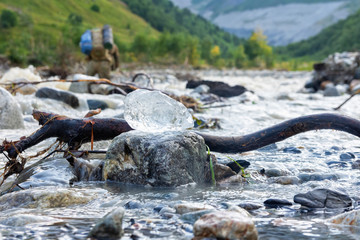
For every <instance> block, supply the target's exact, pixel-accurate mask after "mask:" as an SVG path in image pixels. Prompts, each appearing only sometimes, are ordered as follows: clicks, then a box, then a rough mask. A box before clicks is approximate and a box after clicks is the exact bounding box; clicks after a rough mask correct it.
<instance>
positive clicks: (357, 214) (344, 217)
mask: <svg viewBox="0 0 360 240" xmlns="http://www.w3.org/2000/svg"><path fill="white" fill-rule="evenodd" d="M326 222H327V223H333V224H341V225H352V226H360V210H354V211H350V212H345V213H342V214H340V215H337V216H335V217H332V218H330V219H328V220H326Z"/></svg>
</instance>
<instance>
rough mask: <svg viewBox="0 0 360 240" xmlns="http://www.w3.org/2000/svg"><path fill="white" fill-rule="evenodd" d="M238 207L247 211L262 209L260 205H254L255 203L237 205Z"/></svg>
mask: <svg viewBox="0 0 360 240" xmlns="http://www.w3.org/2000/svg"><path fill="white" fill-rule="evenodd" d="M238 206H239V207H241V208H243V209H245V210H247V211H252V210H256V209H259V208H262V205H260V204H255V203H239V204H238Z"/></svg>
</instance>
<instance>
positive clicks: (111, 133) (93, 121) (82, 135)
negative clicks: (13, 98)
mask: <svg viewBox="0 0 360 240" xmlns="http://www.w3.org/2000/svg"><path fill="white" fill-rule="evenodd" d="M90 115H91V114H90ZM33 117H34V118H35V119H36V120H37V121H38V122H39V124H40V125H42V127H41V128H40V129H39V130H37V131H36V132H35V133H33V134H32V135H30V136H28V137H23V138H21V139H20V140H19V141H16V142H7V141H4V143H3V145H0V153H3V154H5V153H7V154H8V155H5V156H8V157H9V159H8V163H7V164H6V169H7V170H6V173H4V174H3V175H4V176H5V177H4V179H5V178H6V177H8V176H10V175H11V174H15V173H20V172H21V171H22V170H23V169H24V165H25V163H26V160H24V161H23V159H22V161H21V162H18V161H17V160H16V158H17V156H18V155H19V154H20V153H21V152H23V151H24V150H26V149H27V148H29V147H32V146H34V145H36V144H38V143H39V142H41V141H43V140H45V139H48V138H52V137H56V138H57V140H58V141H60V142H63V143H66V144H68V146H69V150H77V149H79V147H80V146H81V144H83V143H85V142H90V141H91V142H92V141H99V140H109V139H113V138H114V137H116V136H117V135H119V134H121V133H124V132H128V131H131V130H133V129H132V128H131V127H130V126H129V125H128V123H127V122H126V121H125V120H121V119H113V118H91V117H89V118H83V119H74V118H68V117H66V116H61V115H58V114H52V113H45V112H40V111H34V112H33ZM320 129H333V130H339V131H344V132H347V133H350V134H352V135H355V136H357V137H360V121H358V120H356V119H353V118H350V117H345V116H341V115H338V114H315V115H309V116H303V117H299V118H294V119H291V120H288V121H285V122H282V123H280V124H277V125H275V126H272V127H269V128H266V129H263V130H261V131H258V132H255V133H251V134H248V135H244V136H230V137H221V136H213V135H209V134H205V133H201V132H197V134H199V135H200V136H202V137H203V138H204V140H205V143H206V144H207V145H208V146H209V148H210V149H211V150H212V151H215V152H222V153H242V152H247V151H252V150H255V149H258V148H261V147H264V146H267V145H269V144H272V143H275V142H279V141H282V140H285V139H287V138H289V137H291V136H294V135H296V134H299V133H303V132H307V131H311V130H320ZM60 151H61V150H60ZM66 152H68V151H67V150H66ZM5 174H6V175H5ZM4 179H3V180H4ZM0 185H1V184H0Z"/></svg>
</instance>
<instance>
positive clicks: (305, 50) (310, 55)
mask: <svg viewBox="0 0 360 240" xmlns="http://www.w3.org/2000/svg"><path fill="white" fill-rule="evenodd" d="M359 22H360V11H358V12H357V13H355V14H353V15H351V16H350V17H348V18H347V19H345V20H342V21H339V22H338V23H336V24H334V25H332V26H330V27H328V28H326V29H324V30H323V31H321V32H320V33H319V34H318V35H316V36H314V37H312V38H310V39H307V40H304V41H301V42H298V43H293V44H290V45H288V46H286V47H279V48H277V49H276V53H277V54H278V55H279V57H280V58H279V59H280V60H291V59H298V60H299V61H319V60H322V59H324V58H325V57H327V56H328V55H329V54H332V53H334V52H343V51H360V41H359V39H360V28H359Z"/></svg>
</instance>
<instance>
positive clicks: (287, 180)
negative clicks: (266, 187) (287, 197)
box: [273, 176, 300, 185]
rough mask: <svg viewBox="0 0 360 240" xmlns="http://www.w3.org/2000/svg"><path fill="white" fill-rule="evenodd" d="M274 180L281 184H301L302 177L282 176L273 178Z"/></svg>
mask: <svg viewBox="0 0 360 240" xmlns="http://www.w3.org/2000/svg"><path fill="white" fill-rule="evenodd" d="M273 182H274V183H278V184H281V185H295V184H299V182H300V179H299V178H298V177H295V176H281V177H277V178H275V179H273Z"/></svg>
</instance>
